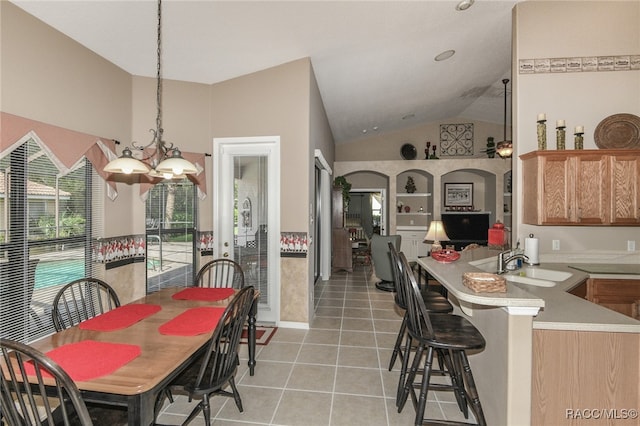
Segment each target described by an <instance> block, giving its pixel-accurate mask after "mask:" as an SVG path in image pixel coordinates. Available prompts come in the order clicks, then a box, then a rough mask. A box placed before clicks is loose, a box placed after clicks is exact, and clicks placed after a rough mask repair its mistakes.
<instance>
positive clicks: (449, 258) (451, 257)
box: [431, 250, 460, 263]
mask: <svg viewBox="0 0 640 426" xmlns="http://www.w3.org/2000/svg"><path fill="white" fill-rule="evenodd" d="M431 257H432V258H433V260H435V261H437V262H440V263H451V262H455V261H456V260H458V259H460V253H458V252H457V251H455V250H440V251H436V252H432V253H431Z"/></svg>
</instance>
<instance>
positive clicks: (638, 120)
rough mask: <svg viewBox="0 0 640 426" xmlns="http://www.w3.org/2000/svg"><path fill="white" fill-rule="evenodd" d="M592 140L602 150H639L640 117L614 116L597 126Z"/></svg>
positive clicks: (629, 115)
mask: <svg viewBox="0 0 640 426" xmlns="http://www.w3.org/2000/svg"><path fill="white" fill-rule="evenodd" d="M593 139H594V140H595V142H596V145H598V148H602V149H633V148H640V117H638V116H637V115H633V114H614V115H611V116H609V117H607V118H605V119H604V120H602V121H601V122H600V124H598V126H597V127H596V130H595V132H594V133H593Z"/></svg>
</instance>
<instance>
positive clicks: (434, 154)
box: [429, 145, 439, 160]
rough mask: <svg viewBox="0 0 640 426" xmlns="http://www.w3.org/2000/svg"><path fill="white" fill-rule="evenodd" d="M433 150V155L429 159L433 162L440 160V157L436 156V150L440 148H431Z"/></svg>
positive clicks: (434, 146)
mask: <svg viewBox="0 0 640 426" xmlns="http://www.w3.org/2000/svg"><path fill="white" fill-rule="evenodd" d="M431 149H432V150H433V154H431V156H430V157H429V159H431V160H438V159H439V158H438V156H437V155H436V149H438V148H437V146H436V145H433V146H432V147H431Z"/></svg>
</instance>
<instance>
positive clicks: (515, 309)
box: [418, 247, 640, 333]
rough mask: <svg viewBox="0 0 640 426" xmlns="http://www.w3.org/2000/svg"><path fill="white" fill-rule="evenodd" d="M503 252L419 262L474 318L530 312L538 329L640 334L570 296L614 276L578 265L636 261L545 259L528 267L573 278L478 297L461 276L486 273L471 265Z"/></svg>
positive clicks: (511, 286)
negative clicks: (484, 313)
mask: <svg viewBox="0 0 640 426" xmlns="http://www.w3.org/2000/svg"><path fill="white" fill-rule="evenodd" d="M498 253H499V251H498V250H492V249H489V248H486V247H481V248H478V249H475V250H469V251H467V252H462V253H461V257H460V259H458V260H457V261H455V262H452V263H440V262H437V261H435V260H434V259H432V258H431V257H424V258H419V259H418V264H419V265H420V266H421V267H423V268H425V269H426V270H427V271H428V272H429V273H430V274H431V275H432V276H433V277H434V278H436V279H437V280H438V281H439V282H440V283H441V284H442V285H444V287H445V288H447V290H448V291H449V294H450V295H451V296H453V298H455V299H457V301H458V303H459V304H460V306H461V308H462V310H463V312H465V313H467V314H471V315H473V309H476V308H480V307H484V308H486V307H500V308H503V309H505V310H506V311H507V312H509V313H510V314H513V315H526V314H528V313H529V314H532V315H534V318H533V328H534V329H548V330H574V331H608V332H624V333H640V321H638V320H635V319H633V318H630V317H627V316H625V315H623V314H620V313H618V312H615V311H612V310H610V309H607V308H605V307H602V306H599V305H597V304H595V303H591V302H589V301H587V300H585V299H582V298H580V297H578V296H574V295H572V294H571V293H568V291H570V290H571V289H573V288H575V287H576V286H578V285H580V284H581V283H582V282H584V281H585V280H586V279H588V278H589V277H596V278H597V277H609V275H610V274H609V273H605V274H604V275H602V274H590V273H587V272H585V271H582V270H579V269H575V266H577V265H590V266H593V264H595V263H598V264H600V265H605V264H609V265H612V264H615V265H617V264H626V265H633V264H634V263H636V264H637V261H636V258H635V257H634V256H618V257H613V255H607V256H604V255H598V256H596V255H592V254H585V255H584V257H579V254H565V255H562V256H560V255H553V256H544V255H542V256H540V260H541V263H540V265H539V266H528V268H541V269H549V270H556V271H563V272H569V273H570V274H571V276H570V277H569V278H567V279H565V280H564V281H560V282H557V283H556V285H555V286H553V287H539V286H535V285H531V284H522V283H517V282H511V281H507V291H506V293H475V292H474V291H473V290H471V289H469V288H467V287H466V286H465V285H464V284H463V283H462V275H463V274H464V273H465V272H480V271H481V269H479V268H478V267H476V266H473V265H472V264H470V263H469V262H473V263H476V264H477V263H478V262H481V261H482V260H483V259H485V260H486V262H487V263H488V262H491V261H492V260H494V261H495V258H496V257H497V255H498ZM551 260H555V262H552V261H551ZM598 261H599V262H598ZM570 265H571V266H573V267H570ZM627 272H628V271H627ZM615 277H616V278H619V277H625V278H629V279H633V278H635V279H640V277H639V276H637V275H636V274H625V275H619V274H616V275H615ZM639 285H640V283H639ZM536 311H537V314H536Z"/></svg>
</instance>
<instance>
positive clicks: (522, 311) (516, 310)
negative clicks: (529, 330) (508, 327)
mask: <svg viewBox="0 0 640 426" xmlns="http://www.w3.org/2000/svg"><path fill="white" fill-rule="evenodd" d="M502 309H504V310H505V311H506V312H507V313H508V314H509V315H520V316H531V317H535V316H536V315H538V312H540V308H537V307H529V306H503V307H502Z"/></svg>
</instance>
